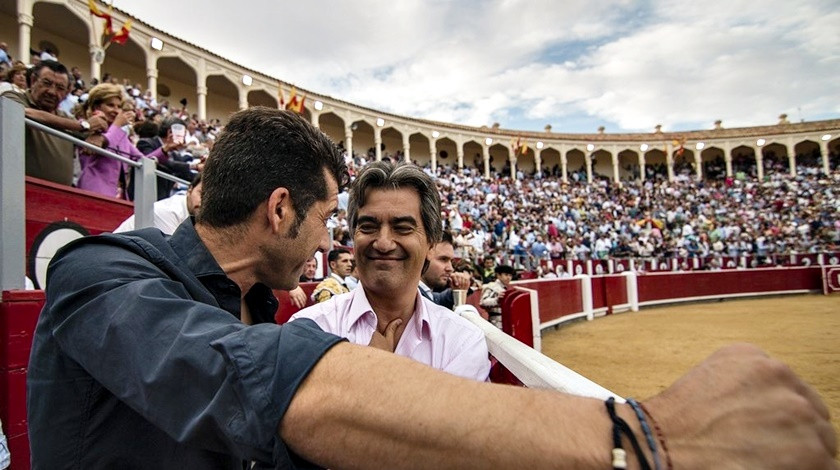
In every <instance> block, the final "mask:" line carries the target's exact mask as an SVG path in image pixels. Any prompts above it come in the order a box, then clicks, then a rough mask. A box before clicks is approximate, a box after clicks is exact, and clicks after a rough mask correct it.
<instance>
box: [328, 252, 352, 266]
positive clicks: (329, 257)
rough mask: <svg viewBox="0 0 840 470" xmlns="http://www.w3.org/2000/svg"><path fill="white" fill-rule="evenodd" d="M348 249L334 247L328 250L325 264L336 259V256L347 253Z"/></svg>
mask: <svg viewBox="0 0 840 470" xmlns="http://www.w3.org/2000/svg"><path fill="white" fill-rule="evenodd" d="M349 254H350V250H348V249H347V248H336V249H334V250H332V251H330V254H328V255H327V264H329V263H332V262H333V261H338V257H339V256H341V255H349Z"/></svg>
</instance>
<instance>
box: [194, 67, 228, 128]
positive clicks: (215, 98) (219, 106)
mask: <svg viewBox="0 0 840 470" xmlns="http://www.w3.org/2000/svg"><path fill="white" fill-rule="evenodd" d="M192 109H193V108H190V110H192ZM237 111H239V87H238V86H237V84H236V83H235V82H234V81H232V80H231V79H230V77H228V76H227V75H208V76H207V117H208V118H219V119H221V120H222V122H227V120H228V119H230V115H231V114H233V113H235V112H237Z"/></svg>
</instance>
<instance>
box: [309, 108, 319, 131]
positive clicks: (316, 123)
mask: <svg viewBox="0 0 840 470" xmlns="http://www.w3.org/2000/svg"><path fill="white" fill-rule="evenodd" d="M309 120H310V122H312V127H314V128H315V129H320V128H321V123H320V120H321V113H319V112H315V111H314V110H312V116H311V117H310V119H309Z"/></svg>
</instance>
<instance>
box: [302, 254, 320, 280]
mask: <svg viewBox="0 0 840 470" xmlns="http://www.w3.org/2000/svg"><path fill="white" fill-rule="evenodd" d="M317 271H318V260H317V259H315V257H314V256H313V257H312V258H309V259H308V260H306V263H304V265H303V272H302V273H301V275H300V282H318V281H320V280H321V279H320V278H317V277H315V274H316V273H317Z"/></svg>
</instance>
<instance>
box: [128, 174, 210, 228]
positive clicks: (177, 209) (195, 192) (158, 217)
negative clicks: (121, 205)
mask: <svg viewBox="0 0 840 470" xmlns="http://www.w3.org/2000/svg"><path fill="white" fill-rule="evenodd" d="M200 207H201V173H199V174H198V175H197V176H196V177H195V179H193V181H192V183H190V186H189V188H187V192H186V193H184V194H175V195H173V196H170V197H168V198H166V199H161V200H160V201H157V202H155V204H154V212H155V220H154V223H155V225H154V226H155V227H157V228H158V229H160V231H161V232H163V233H165V234H167V235H172V234H173V233H175V229H176V228H178V226H179V225H181V222H183V221H185V220H187V219H189V218H190V217H195V214H196V212H197V211H198V209H199V208H200ZM131 230H134V215H132V216H131V217H129V218H127V219H125V221H123V223H121V224H120V226H119V227H117V228H116V229H114V233H121V232H129V231H131Z"/></svg>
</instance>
